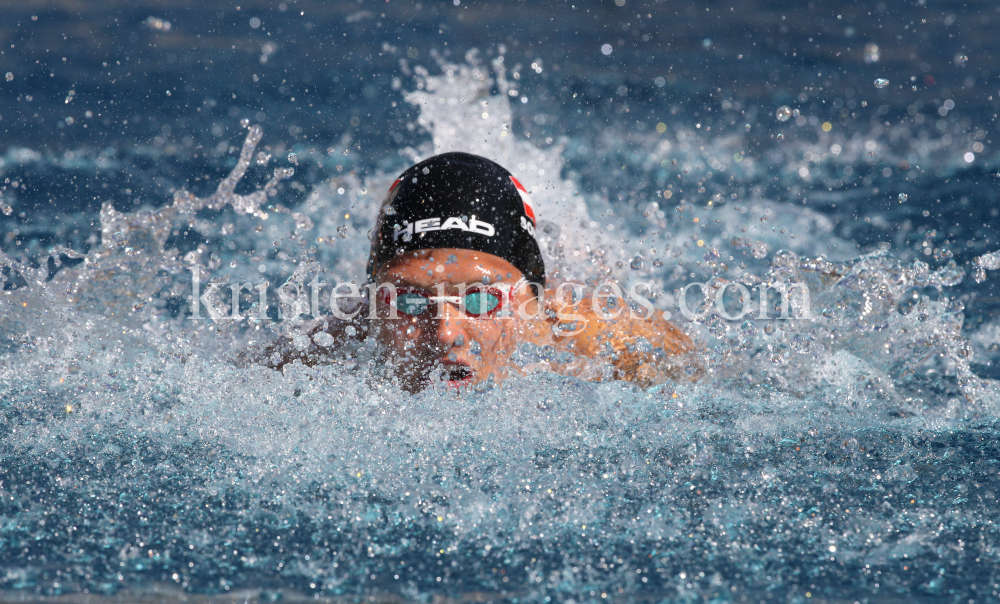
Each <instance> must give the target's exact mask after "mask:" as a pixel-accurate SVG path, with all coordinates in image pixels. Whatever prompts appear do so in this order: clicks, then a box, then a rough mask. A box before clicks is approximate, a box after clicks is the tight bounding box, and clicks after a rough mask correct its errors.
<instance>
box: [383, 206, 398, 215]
mask: <svg viewBox="0 0 1000 604" xmlns="http://www.w3.org/2000/svg"><path fill="white" fill-rule="evenodd" d="M385 215H386V216H395V215H396V207H395V206H387V207H386V208H385Z"/></svg>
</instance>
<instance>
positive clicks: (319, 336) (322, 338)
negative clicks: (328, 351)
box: [312, 331, 334, 348]
mask: <svg viewBox="0 0 1000 604" xmlns="http://www.w3.org/2000/svg"><path fill="white" fill-rule="evenodd" d="M312 339H313V342H316V345H317V346H322V347H323V348H329V347H330V346H333V342H334V340H333V336H331V335H330V334H328V333H326V332H325V331H317V332H316V333H315V334H313V337H312Z"/></svg>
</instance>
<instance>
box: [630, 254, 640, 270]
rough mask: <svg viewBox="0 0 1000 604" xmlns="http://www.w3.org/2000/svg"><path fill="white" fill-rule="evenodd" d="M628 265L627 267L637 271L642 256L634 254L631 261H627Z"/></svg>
mask: <svg viewBox="0 0 1000 604" xmlns="http://www.w3.org/2000/svg"><path fill="white" fill-rule="evenodd" d="M628 265H629V268H631V269H632V270H634V271H637V270H639V269H641V268H642V256H636V257H635V258H632V262H629V264H628Z"/></svg>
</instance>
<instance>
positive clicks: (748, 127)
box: [744, 124, 750, 132]
mask: <svg viewBox="0 0 1000 604" xmlns="http://www.w3.org/2000/svg"><path fill="white" fill-rule="evenodd" d="M744 127H745V128H746V131H747V132H750V124H747V125H746V126H744Z"/></svg>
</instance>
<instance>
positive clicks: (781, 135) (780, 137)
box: [776, 132, 785, 141]
mask: <svg viewBox="0 0 1000 604" xmlns="http://www.w3.org/2000/svg"><path fill="white" fill-rule="evenodd" d="M776 138H777V139H778V140H779V141H783V140H785V135H784V134H782V133H780V132H779V133H778V136H777V137H776Z"/></svg>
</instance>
